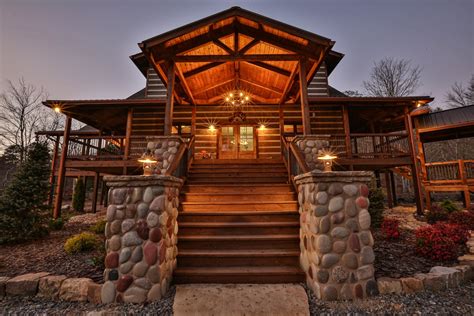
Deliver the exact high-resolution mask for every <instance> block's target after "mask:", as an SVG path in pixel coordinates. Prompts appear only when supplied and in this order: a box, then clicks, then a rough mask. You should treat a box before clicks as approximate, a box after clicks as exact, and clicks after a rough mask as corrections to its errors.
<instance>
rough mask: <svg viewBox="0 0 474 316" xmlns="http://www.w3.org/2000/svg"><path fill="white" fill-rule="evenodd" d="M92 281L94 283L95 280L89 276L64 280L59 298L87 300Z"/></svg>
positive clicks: (75, 300)
mask: <svg viewBox="0 0 474 316" xmlns="http://www.w3.org/2000/svg"><path fill="white" fill-rule="evenodd" d="M90 283H93V281H92V280H91V279H88V278H70V279H66V280H64V281H63V282H62V284H61V289H60V291H59V299H61V300H63V301H73V302H86V301H87V292H88V288H89V284H90Z"/></svg>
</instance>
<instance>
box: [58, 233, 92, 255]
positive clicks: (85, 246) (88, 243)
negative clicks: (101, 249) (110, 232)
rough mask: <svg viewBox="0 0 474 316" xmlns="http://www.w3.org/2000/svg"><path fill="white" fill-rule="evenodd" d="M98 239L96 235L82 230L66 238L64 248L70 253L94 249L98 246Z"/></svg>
mask: <svg viewBox="0 0 474 316" xmlns="http://www.w3.org/2000/svg"><path fill="white" fill-rule="evenodd" d="M99 243H100V241H99V239H98V238H97V236H96V235H94V234H92V233H89V232H84V233H80V234H77V235H74V236H72V237H70V238H68V239H67V240H66V243H65V244H64V250H65V251H66V253H68V254H70V255H72V254H75V253H79V252H84V251H90V250H94V249H96V248H97V247H98V246H99Z"/></svg>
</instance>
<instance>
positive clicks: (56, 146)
mask: <svg viewBox="0 0 474 316" xmlns="http://www.w3.org/2000/svg"><path fill="white" fill-rule="evenodd" d="M59 137H60V136H56V140H55V141H54V150H53V159H52V161H51V173H50V175H49V185H50V186H51V187H50V189H49V196H48V205H49V206H51V205H52V204H53V197H54V182H55V181H54V177H55V176H56V162H57V160H58V149H59Z"/></svg>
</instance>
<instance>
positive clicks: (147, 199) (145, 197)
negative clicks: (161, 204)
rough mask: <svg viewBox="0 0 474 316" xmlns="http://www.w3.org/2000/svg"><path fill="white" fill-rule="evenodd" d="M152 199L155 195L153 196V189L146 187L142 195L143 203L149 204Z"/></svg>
mask: <svg viewBox="0 0 474 316" xmlns="http://www.w3.org/2000/svg"><path fill="white" fill-rule="evenodd" d="M154 197H155V195H154V194H153V189H152V188H151V187H147V188H146V189H145V192H144V193H143V202H145V203H150V202H151V201H153V198H154Z"/></svg>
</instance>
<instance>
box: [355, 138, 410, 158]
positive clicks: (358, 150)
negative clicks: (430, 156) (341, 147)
mask: <svg viewBox="0 0 474 316" xmlns="http://www.w3.org/2000/svg"><path fill="white" fill-rule="evenodd" d="M350 141H351V146H350V150H351V152H350V153H347V155H348V156H349V154H350V155H351V156H352V157H353V158H396V157H406V156H410V144H409V141H408V135H407V134H406V133H387V134H367V133H364V134H350Z"/></svg>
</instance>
